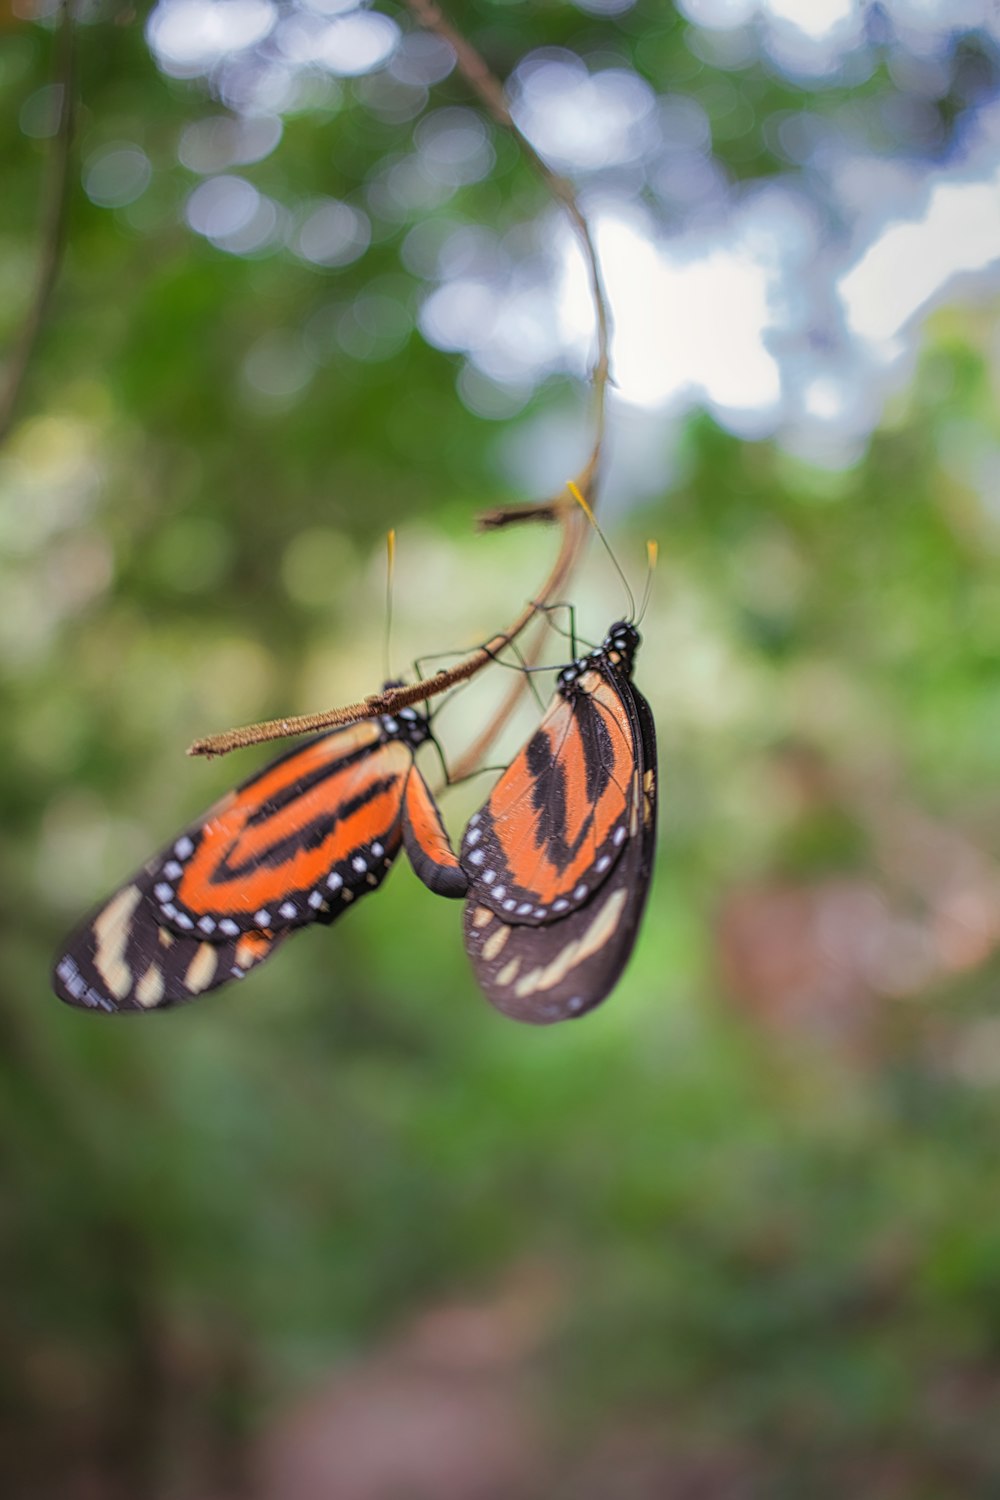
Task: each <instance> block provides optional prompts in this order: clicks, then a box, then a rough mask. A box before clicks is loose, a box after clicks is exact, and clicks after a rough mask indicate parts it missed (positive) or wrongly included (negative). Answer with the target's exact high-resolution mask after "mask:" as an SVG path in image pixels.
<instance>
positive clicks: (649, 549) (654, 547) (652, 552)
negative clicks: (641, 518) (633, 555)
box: [646, 539, 660, 572]
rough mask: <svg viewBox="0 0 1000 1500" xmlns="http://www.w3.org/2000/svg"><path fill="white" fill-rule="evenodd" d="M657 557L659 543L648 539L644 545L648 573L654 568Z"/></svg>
mask: <svg viewBox="0 0 1000 1500" xmlns="http://www.w3.org/2000/svg"><path fill="white" fill-rule="evenodd" d="M659 556H660V544H659V542H655V541H653V540H652V539H650V540H649V541H648V542H647V543H646V561H647V563H648V564H649V571H650V572H652V571H653V569H654V568H655V567H656V564H657V562H658V560H659Z"/></svg>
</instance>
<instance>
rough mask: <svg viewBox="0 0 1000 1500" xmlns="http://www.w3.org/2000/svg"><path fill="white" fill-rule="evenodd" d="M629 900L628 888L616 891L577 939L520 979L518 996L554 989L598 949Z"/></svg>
mask: <svg viewBox="0 0 1000 1500" xmlns="http://www.w3.org/2000/svg"><path fill="white" fill-rule="evenodd" d="M627 900H628V891H627V890H626V889H625V888H623V889H621V890H618V891H615V893H614V895H613V896H612V897H611V898H610V900H608V901H607V902H605V904H604V906H603V907H602V908H601V910H600V911H599V912H598V914H597V916H596V917H595V918H594V920H593V921H592V922H591V924H590V926H589V927H588V928H587V929H586V931H585V932H582V933H581V934H580V936H579V937H578V938H577V939H576V941H575V942H572V943H567V944H566V946H565V947H564V948H563V949H561V950H560V952H559V953H557V954H556V956H555V958H554V959H553V960H552V962H551V963H550V964H546V966H545V967H544V968H539V969H531V970H530V971H529V972H528V973H527V974H525V975H523V977H522V978H521V979H519V980H518V982H517V983H516V984H515V986H514V994H515V995H516V996H517V998H518V999H519V1000H527V999H528V998H529V997H530V996H532V995H537V994H538V992H539V990H551V989H554V988H555V986H556V985H557V984H560V983H561V982H562V980H564V979H565V978H566V975H567V974H568V973H569V972H570V970H572V969H575V968H576V967H577V966H578V965H579V964H582V963H583V961H584V960H585V959H587V958H590V957H591V956H592V955H593V954H595V953H598V952H599V951H600V950H601V948H603V947H604V945H605V943H606V942H607V941H608V939H609V938H610V937H611V934H612V933H613V932H614V930H615V928H616V927H617V926H618V922H619V920H620V918H621V914H622V912H623V910H624V908H625V903H626V901H627Z"/></svg>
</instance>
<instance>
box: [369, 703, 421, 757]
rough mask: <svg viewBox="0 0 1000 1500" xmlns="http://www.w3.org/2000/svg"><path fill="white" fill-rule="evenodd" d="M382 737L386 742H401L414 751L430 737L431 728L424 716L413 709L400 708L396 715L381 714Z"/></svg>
mask: <svg viewBox="0 0 1000 1500" xmlns="http://www.w3.org/2000/svg"><path fill="white" fill-rule="evenodd" d="M378 722H379V724H380V726H381V729H382V735H383V737H384V738H385V739H387V740H402V742H403V743H404V744H405V745H412V747H413V748H414V749H416V748H417V746H418V745H423V744H425V743H426V742H427V740H429V739H430V737H431V727H430V724H429V723H428V722H427V718H426V716H425V715H424V714H422V713H420V712H419V711H418V710H417V709H415V708H401V709H400V710H399V713H398V714H382V716H381V717H380V719H379V721H378Z"/></svg>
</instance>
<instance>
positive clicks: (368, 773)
mask: <svg viewBox="0 0 1000 1500" xmlns="http://www.w3.org/2000/svg"><path fill="white" fill-rule="evenodd" d="M391 685H392V684H390V686H391ZM430 738H431V732H430V727H429V724H428V721H427V719H426V718H425V717H424V715H423V714H421V713H419V712H417V711H416V710H415V709H412V708H404V709H403V710H402V711H401V712H400V713H399V715H398V716H397V717H395V718H393V717H390V716H388V715H387V716H384V717H383V718H381V719H366V720H362V721H360V722H358V723H355V724H349V725H347V726H346V727H345V728H343V729H336V730H334V731H332V732H331V733H328V734H321V735H317V736H316V737H315V738H313V739H311V740H307V741H305V742H304V743H303V744H301V745H297V746H296V747H295V748H294V749H292V750H290V751H288V752H287V753H286V754H284V755H282V756H280V757H279V758H278V759H277V760H274V761H272V762H271V763H270V764H269V765H267V766H265V767H264V768H263V769H262V770H260V771H258V772H257V773H256V774H255V775H253V776H251V777H250V779H249V780H248V781H245V782H243V783H242V785H241V786H239V787H237V788H236V790H235V791H232V792H230V793H228V795H227V796H225V797H223V798H222V800H221V801H220V802H217V803H216V804H215V806H214V807H212V808H211V809H210V810H209V811H208V812H207V813H206V814H205V815H204V816H203V817H202V818H200V819H199V820H198V821H197V822H195V823H193V824H192V825H191V826H190V827H189V828H187V829H186V830H185V831H184V832H183V833H181V834H180V835H179V836H178V837H177V838H175V839H174V840H173V841H172V842H171V843H170V845H169V846H168V847H167V848H166V849H164V850H162V851H161V853H159V854H158V855H156V856H155V858H153V859H152V860H150V861H149V863H148V864H146V865H145V866H144V867H143V868H142V869H141V870H140V871H139V872H138V873H137V874H136V875H134V876H133V877H132V878H131V879H130V880H128V881H126V883H125V884H124V885H122V886H121V887H120V888H119V889H118V890H117V891H115V893H114V894H113V895H112V896H111V897H110V898H109V899H108V900H107V901H105V902H104V903H103V904H102V905H101V907H100V908H99V909H98V910H97V911H96V912H94V913H93V915H92V916H90V917H89V918H88V919H87V920H86V921H85V922H83V923H82V924H81V925H80V926H79V927H78V928H77V929H76V930H75V931H74V932H73V933H72V934H71V935H70V937H69V938H68V940H67V942H66V944H65V946H64V948H63V950H62V952H61V953H60V956H59V958H58V959H57V961H56V965H55V971H54V975H53V985H54V988H55V991H56V994H57V995H58V996H59V997H60V998H61V999H62V1000H66V1001H68V1002H69V1004H71V1005H77V1006H81V1007H86V1008H88V1009H91V1010H102V1011H128V1010H131V1011H143V1010H154V1009H162V1008H164V1007H166V1006H170V1005H176V1004H178V1003H179V1002H181V1001H184V1000H193V999H194V998H195V997H196V996H198V995H203V994H205V993H206V991H208V990H214V989H217V988H218V987H219V986H220V985H222V984H227V983H228V982H229V981H230V980H231V979H241V978H242V977H243V976H244V975H245V974H246V973H248V972H249V970H250V969H252V968H254V967H256V965H257V964H260V963H262V962H263V961H264V959H265V958H267V957H269V955H270V954H271V953H273V952H274V949H275V948H276V947H277V946H278V945H279V944H280V943H282V942H283V941H284V940H285V938H287V937H288V936H289V935H290V934H291V933H293V932H294V931H295V930H296V929H297V928H300V927H304V926H306V925H307V924H309V923H312V922H322V923H324V924H327V925H328V924H329V923H331V922H334V921H336V919H337V918H338V917H339V916H340V915H341V913H342V912H344V911H346V910H347V909H348V907H349V906H351V905H352V904H353V903H354V902H355V901H357V900H360V898H361V897H362V896H365V895H367V894H368V892H369V891H373V890H375V889H377V887H378V886H380V885H381V883H382V881H383V880H384V879H385V876H386V874H387V873H388V870H389V868H390V866H391V864H392V862H393V860H394V859H395V858H396V855H397V854H398V853H399V850H400V847H401V846H402V845H403V844H405V845H406V849H407V853H408V854H409V856H410V860H411V862H412V864H413V867H414V869H415V870H416V872H417V874H418V875H419V877H420V879H421V880H423V881H424V883H425V884H426V885H428V886H429V887H430V889H431V890H433V891H435V892H436V893H437V894H438V895H443V896H462V895H464V893H465V890H466V887H467V884H468V882H467V880H466V877H465V875H464V874H463V872H462V870H461V868H460V866H459V864H458V861H457V860H456V858H455V855H454V853H453V851H452V849H451V845H450V843H449V841H448V835H447V833H446V832H445V829H444V826H443V824H442V822H441V816H440V813H439V812H438V809H437V807H436V805H435V803H434V799H433V797H432V795H431V792H430V789H429V788H428V786H427V783H426V781H425V780H424V778H423V776H422V774H421V772H420V770H419V769H418V767H417V765H416V762H415V753H416V750H417V748H418V747H419V746H420V745H422V744H423V743H424V742H425V741H426V740H429V739H430Z"/></svg>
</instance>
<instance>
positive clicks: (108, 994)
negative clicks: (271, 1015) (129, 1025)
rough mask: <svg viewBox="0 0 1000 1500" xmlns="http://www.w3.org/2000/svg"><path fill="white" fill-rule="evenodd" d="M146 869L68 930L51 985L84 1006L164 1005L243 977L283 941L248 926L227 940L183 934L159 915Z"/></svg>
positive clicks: (158, 1007)
mask: <svg viewBox="0 0 1000 1500" xmlns="http://www.w3.org/2000/svg"><path fill="white" fill-rule="evenodd" d="M152 878H153V877H152V875H151V873H150V871H149V869H148V868H147V869H146V870H142V871H140V872H139V874H138V875H137V876H136V877H135V878H134V879H133V880H131V881H129V882H128V883H127V884H126V885H123V886H122V887H121V888H120V889H119V890H117V891H116V892H115V893H114V895H113V896H112V897H111V898H110V900H108V901H107V902H105V904H104V905H103V906H102V907H99V908H98V910H97V911H95V912H94V913H93V914H92V915H91V916H90V917H88V918H87V920H86V921H85V922H82V923H81V924H80V926H79V927H78V928H77V929H76V930H75V931H74V932H73V933H71V935H70V936H69V938H68V939H67V940H66V943H65V945H64V949H63V951H62V952H61V954H60V955H59V958H58V959H57V960H56V964H55V968H54V971H53V975H52V986H53V989H54V990H55V992H56V994H57V995H58V996H59V998H60V1000H65V1001H66V1002H67V1004H69V1005H75V1006H78V1007H79V1008H81V1009H83V1010H102V1011H106V1012H116V1011H146V1010H163V1009H166V1008H167V1007H169V1006H171V1005H178V1004H181V1003H182V1002H183V1001H185V1000H194V999H196V998H197V997H198V996H199V995H204V994H205V993H206V992H207V991H209V990H214V989H218V987H219V986H220V985H222V984H228V982H229V981H230V980H231V979H242V978H243V976H244V975H245V974H247V973H249V971H250V970H251V969H253V968H256V966H257V964H259V963H262V962H263V961H264V959H265V958H268V957H269V956H270V954H271V953H273V952H274V950H275V948H276V947H278V946H279V944H280V943H281V942H282V937H281V936H278V935H276V934H268V933H255V932H246V933H240V934H239V935H238V936H237V937H235V938H227V939H225V940H224V941H222V942H209V941H208V939H207V938H203V937H178V936H177V934H176V933H174V932H172V931H171V930H170V928H169V927H165V926H163V925H162V923H161V922H159V921H158V920H157V916H156V907H155V904H154V902H153V900H152V897H151V894H150V889H151V880H152Z"/></svg>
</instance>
